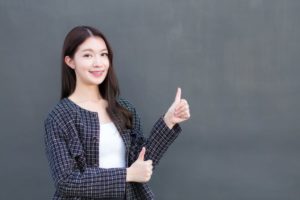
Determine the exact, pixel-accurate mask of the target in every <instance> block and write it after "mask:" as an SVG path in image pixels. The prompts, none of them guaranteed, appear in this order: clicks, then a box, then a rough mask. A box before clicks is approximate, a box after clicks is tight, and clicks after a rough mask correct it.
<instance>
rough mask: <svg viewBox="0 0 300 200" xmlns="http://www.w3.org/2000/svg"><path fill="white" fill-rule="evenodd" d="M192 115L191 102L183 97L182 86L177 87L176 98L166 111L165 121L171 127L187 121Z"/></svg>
mask: <svg viewBox="0 0 300 200" xmlns="http://www.w3.org/2000/svg"><path fill="white" fill-rule="evenodd" d="M190 117H191V115H190V109H189V104H188V102H187V101H186V100H185V99H181V88H177V93H176V96H175V100H174V102H173V103H172V105H171V106H170V108H169V109H168V111H167V112H166V114H165V116H164V121H165V123H166V124H167V126H168V127H169V128H170V129H171V128H173V126H174V125H175V124H177V123H180V122H183V121H186V120H188V119H189V118H190Z"/></svg>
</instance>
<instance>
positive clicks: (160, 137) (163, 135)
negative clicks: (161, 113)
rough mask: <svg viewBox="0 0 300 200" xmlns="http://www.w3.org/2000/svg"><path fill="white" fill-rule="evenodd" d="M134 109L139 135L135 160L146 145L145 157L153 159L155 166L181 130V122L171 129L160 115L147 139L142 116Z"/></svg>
mask: <svg viewBox="0 0 300 200" xmlns="http://www.w3.org/2000/svg"><path fill="white" fill-rule="evenodd" d="M133 110H134V111H133V118H134V124H135V127H134V131H136V134H137V135H138V141H137V142H136V143H135V144H134V146H133V148H135V151H134V152H136V155H135V156H134V159H133V160H135V159H136V157H137V153H138V152H140V151H141V149H142V147H143V146H145V147H146V154H145V159H146V160H152V161H153V167H155V166H156V165H157V164H158V163H159V161H160V159H161V158H162V157H163V155H164V153H165V152H166V151H167V149H168V148H169V146H170V145H171V144H172V143H173V141H174V140H175V139H176V138H177V136H178V135H179V133H180V132H181V127H180V126H179V124H175V125H174V126H173V127H172V128H171V129H170V128H169V127H168V126H167V124H166V123H165V121H164V119H163V117H160V118H159V119H158V120H157V121H156V123H155V124H154V126H153V128H152V130H151V132H150V136H149V138H148V139H146V138H145V137H144V136H143V131H142V127H141V122H140V117H139V116H138V114H137V112H136V110H135V109H133ZM141 141H142V142H141Z"/></svg>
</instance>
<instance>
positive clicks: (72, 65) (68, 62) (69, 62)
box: [65, 56, 75, 69]
mask: <svg viewBox="0 0 300 200" xmlns="http://www.w3.org/2000/svg"><path fill="white" fill-rule="evenodd" d="M65 63H66V64H67V65H68V66H69V67H71V68H72V69H75V65H74V61H73V59H72V58H70V56H65Z"/></svg>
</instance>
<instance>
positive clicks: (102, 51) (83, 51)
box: [81, 49, 108, 52]
mask: <svg viewBox="0 0 300 200" xmlns="http://www.w3.org/2000/svg"><path fill="white" fill-rule="evenodd" d="M81 51H82V52H84V51H94V50H93V49H83V50H81ZM103 51H108V50H107V49H102V50H100V52H103Z"/></svg>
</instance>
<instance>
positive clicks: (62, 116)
mask: <svg viewBox="0 0 300 200" xmlns="http://www.w3.org/2000/svg"><path fill="white" fill-rule="evenodd" d="M75 116H76V109H75V107H74V105H72V103H71V102H70V101H69V100H68V99H67V98H64V99H61V100H60V101H59V102H58V103H57V104H56V105H54V106H53V107H52V108H51V109H50V111H49V112H48V114H47V116H46V118H45V120H44V124H45V125H46V124H48V123H55V124H57V125H60V124H62V123H65V124H66V123H67V122H68V121H70V120H71V119H73V118H74V117H75Z"/></svg>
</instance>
